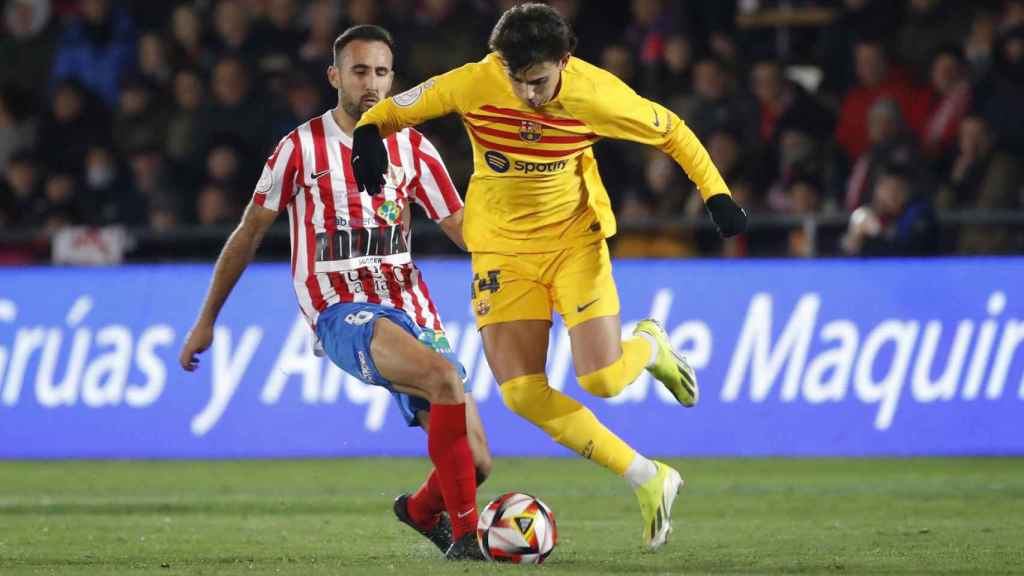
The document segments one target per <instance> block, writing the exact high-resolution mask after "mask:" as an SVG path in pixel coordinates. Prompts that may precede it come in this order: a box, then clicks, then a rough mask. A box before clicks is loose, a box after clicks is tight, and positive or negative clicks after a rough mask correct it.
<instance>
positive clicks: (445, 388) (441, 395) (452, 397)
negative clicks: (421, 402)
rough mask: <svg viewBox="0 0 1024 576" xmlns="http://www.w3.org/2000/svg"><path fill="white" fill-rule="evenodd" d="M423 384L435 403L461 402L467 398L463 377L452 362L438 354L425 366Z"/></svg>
mask: <svg viewBox="0 0 1024 576" xmlns="http://www.w3.org/2000/svg"><path fill="white" fill-rule="evenodd" d="M423 385H424V387H425V388H426V389H427V390H428V391H429V393H430V401H431V402H432V403H435V404H461V403H462V402H463V401H464V400H465V395H464V393H463V391H462V387H463V384H462V378H460V377H459V373H458V371H457V370H456V369H455V366H453V365H452V363H451V362H449V361H448V360H446V359H445V358H444V357H442V356H440V355H437V356H436V357H434V358H431V360H430V361H429V362H427V363H426V366H424V367H423Z"/></svg>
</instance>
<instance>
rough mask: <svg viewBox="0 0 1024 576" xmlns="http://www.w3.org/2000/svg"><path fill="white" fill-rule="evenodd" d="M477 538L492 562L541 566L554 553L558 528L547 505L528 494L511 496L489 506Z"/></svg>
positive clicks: (477, 531)
mask: <svg viewBox="0 0 1024 576" xmlns="http://www.w3.org/2000/svg"><path fill="white" fill-rule="evenodd" d="M476 536H477V540H479V542H480V549H481V550H482V551H483V553H484V555H485V556H487V558H488V559H489V560H494V561H495V562H514V563H516V564H540V563H541V562H543V561H544V559H546V558H547V557H548V555H549V554H551V551H552V550H554V549H555V544H556V543H557V542H558V527H557V526H555V515H554V513H552V512H551V508H548V506H547V504H545V503H543V502H541V501H540V500H539V499H537V498H534V497H533V496H530V495H529V494H520V493H519V492H509V493H508V494H502V495H501V496H499V497H497V498H495V499H494V500H491V502H490V503H489V504H487V506H486V507H485V508H484V510H483V512H482V513H481V514H480V520H479V521H478V522H477V525H476Z"/></svg>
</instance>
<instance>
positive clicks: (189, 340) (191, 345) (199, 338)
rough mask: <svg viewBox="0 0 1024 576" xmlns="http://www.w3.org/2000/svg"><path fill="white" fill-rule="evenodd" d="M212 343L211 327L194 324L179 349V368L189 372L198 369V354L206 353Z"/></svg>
mask: <svg viewBox="0 0 1024 576" xmlns="http://www.w3.org/2000/svg"><path fill="white" fill-rule="evenodd" d="M212 342H213V326H208V325H206V324H196V325H195V326H193V327H192V329H191V330H189V331H188V336H186V337H185V345H184V346H182V348H181V356H179V357H178V362H179V363H181V367H182V368H184V369H185V370H187V371H189V372H194V371H195V369H196V368H198V367H199V353H200V352H204V351H206V349H207V348H209V347H210V343H212Z"/></svg>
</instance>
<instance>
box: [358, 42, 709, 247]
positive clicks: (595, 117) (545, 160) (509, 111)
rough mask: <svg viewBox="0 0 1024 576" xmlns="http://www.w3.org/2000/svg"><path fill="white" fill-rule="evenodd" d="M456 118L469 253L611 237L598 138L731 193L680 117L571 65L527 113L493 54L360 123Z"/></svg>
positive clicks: (600, 74) (389, 127) (579, 64)
mask: <svg viewBox="0 0 1024 576" xmlns="http://www.w3.org/2000/svg"><path fill="white" fill-rule="evenodd" d="M453 112H454V113H457V114H459V115H460V116H461V117H462V121H463V123H464V124H465V126H466V131H467V132H468V133H469V137H470V140H471V141H472V143H473V167H474V170H473V176H472V178H471V179H470V182H469V188H468V191H467V194H466V208H465V210H466V212H465V219H464V223H463V236H464V237H465V240H466V245H467V247H468V248H469V250H470V251H471V252H505V253H517V252H547V251H551V250H558V249H560V248H564V247H565V246H566V243H567V242H571V241H577V240H588V239H593V240H597V239H599V238H602V237H605V238H607V237H609V236H611V235H613V234H614V233H615V216H614V214H612V210H611V203H610V202H609V199H608V192H607V190H605V187H604V184H602V182H601V177H600V175H599V174H598V171H597V163H596V160H595V159H594V153H593V150H592V148H591V146H592V145H593V144H594V143H595V142H597V141H598V140H600V139H601V138H617V139H622V140H631V141H634V142H640V143H642V144H648V145H651V146H655V147H657V148H659V149H661V150H663V151H664V152H665V153H667V154H669V155H670V156H672V157H673V158H674V159H675V160H676V162H677V163H679V165H680V166H682V167H683V169H684V170H685V171H686V173H687V175H688V176H689V177H690V179H691V180H693V181H694V182H695V183H696V184H697V187H698V189H699V190H700V193H701V195H702V196H703V197H704V198H705V199H707V198H708V197H710V196H712V195H714V194H720V193H728V192H729V189H728V187H727V186H726V184H725V181H724V180H722V177H721V175H720V174H719V173H718V170H717V169H716V168H715V166H714V164H713V163H712V162H711V158H710V157H709V156H708V153H707V151H706V150H705V149H704V146H702V145H701V143H700V141H699V140H697V137H696V136H694V134H693V132H692V131H691V130H690V129H689V128H688V127H687V126H686V125H685V124H684V123H683V122H682V120H680V119H679V117H678V116H677V115H676V114H674V113H673V112H672V111H670V110H668V109H667V108H665V107H664V106H662V105H660V104H658V103H656V102H652V101H650V100H647V99H645V98H642V97H640V96H639V95H637V94H636V92H634V91H633V90H632V89H631V88H630V87H629V86H627V85H626V84H625V83H623V82H622V81H621V80H619V79H618V78H616V77H615V76H614V75H613V74H611V73H610V72H607V71H605V70H603V69H601V68H598V67H596V66H593V65H591V64H588V63H587V62H585V61H583V60H580V59H579V58H575V57H572V58H570V59H569V63H568V65H567V66H566V68H565V70H563V72H562V78H561V86H560V87H559V89H558V91H557V93H556V94H555V97H554V98H552V100H551V101H550V102H548V103H547V104H545V105H544V106H542V107H540V108H531V107H529V106H527V105H526V104H525V103H523V102H522V101H521V100H520V99H519V98H518V97H516V95H515V93H513V91H512V86H511V83H510V81H509V79H508V76H507V75H506V73H505V68H504V66H503V64H502V62H501V60H500V58H499V57H498V56H497V54H494V53H491V54H488V55H487V56H486V57H485V58H484V59H483V60H481V61H479V62H474V63H470V64H466V65H464V66H461V67H459V68H456V69H454V70H451V71H449V72H447V73H445V74H441V75H439V76H435V77H433V78H431V79H429V80H427V81H426V82H423V83H422V84H420V85H418V86H416V87H414V88H412V89H410V90H407V91H405V92H402V93H401V94H396V95H395V96H393V97H391V98H387V99H385V100H383V101H381V102H379V103H378V104H377V105H376V106H374V107H373V108H371V109H370V110H369V111H367V112H366V113H365V114H363V117H362V119H360V121H359V125H360V126H362V125H364V124H376V125H377V126H378V127H379V128H380V130H381V135H382V136H385V137H386V136H388V135H390V134H392V133H394V132H397V131H398V130H401V129H403V128H406V127H409V126H415V125H417V124H420V123H422V122H424V121H426V120H430V119H431V118H437V117H439V116H443V115H445V114H449V113H453Z"/></svg>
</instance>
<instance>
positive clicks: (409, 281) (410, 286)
mask: <svg viewBox="0 0 1024 576" xmlns="http://www.w3.org/2000/svg"><path fill="white" fill-rule="evenodd" d="M403 271H404V272H405V273H404V274H403V278H402V283H403V284H405V290H406V293H407V294H408V295H409V299H410V300H412V308H413V315H414V320H416V325H417V326H423V325H424V324H426V323H427V320H426V318H424V317H423V308H422V307H420V302H419V300H418V299H417V298H416V290H415V284H417V283H418V277H419V271H418V270H417V269H416V267H415V266H414V265H411V264H410V265H409V266H406V267H405V268H403ZM414 276H416V277H417V281H413V277H414ZM406 312H408V310H406Z"/></svg>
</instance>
